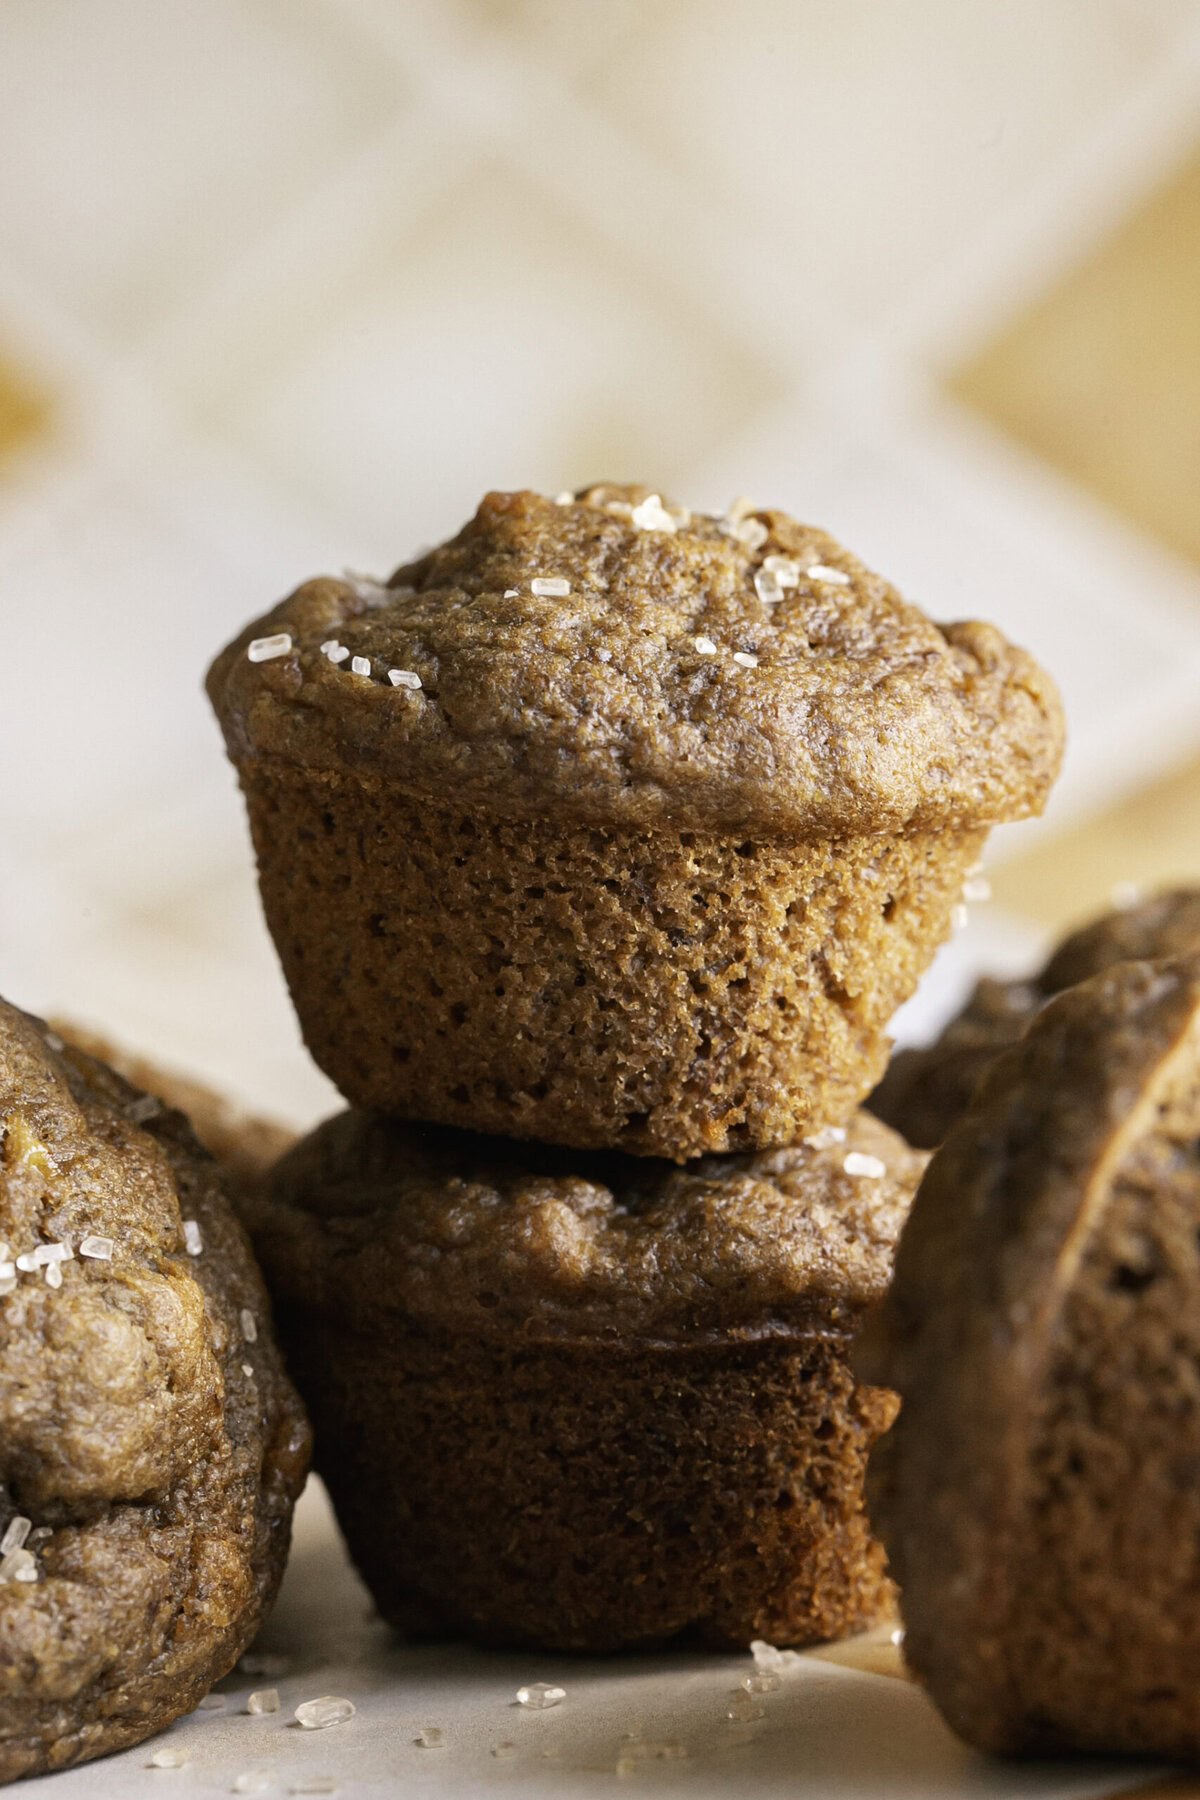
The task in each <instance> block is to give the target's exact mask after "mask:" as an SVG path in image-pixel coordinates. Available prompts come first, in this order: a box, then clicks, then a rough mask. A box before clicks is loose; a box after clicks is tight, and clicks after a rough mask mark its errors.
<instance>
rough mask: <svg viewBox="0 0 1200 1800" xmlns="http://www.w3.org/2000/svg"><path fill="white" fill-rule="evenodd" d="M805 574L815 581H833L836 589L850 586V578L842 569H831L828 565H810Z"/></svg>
mask: <svg viewBox="0 0 1200 1800" xmlns="http://www.w3.org/2000/svg"><path fill="white" fill-rule="evenodd" d="M804 573H805V574H806V575H808V576H811V578H812V580H814V581H832V582H833V583H834V585H835V586H836V587H849V586H850V577H849V576H848V575H847V574H845V573H844V572H843V571H842V570H841V569H831V568H830V566H829V564H828V563H809V565H808V567H807V569H805V571H804Z"/></svg>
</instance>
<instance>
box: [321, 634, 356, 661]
mask: <svg viewBox="0 0 1200 1800" xmlns="http://www.w3.org/2000/svg"><path fill="white" fill-rule="evenodd" d="M349 654H350V646H349V644H339V643H338V641H337V639H336V638H326V639H325V642H324V643H323V644H322V645H321V655H322V656H327V657H328V658H329V660H330V662H331V663H344V662H345V660H346V658H347V657H348V656H349Z"/></svg>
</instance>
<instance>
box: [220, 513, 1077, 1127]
mask: <svg viewBox="0 0 1200 1800" xmlns="http://www.w3.org/2000/svg"><path fill="white" fill-rule="evenodd" d="M209 693H210V696H211V698H212V701H213V704H214V706H215V708H216V711H217V713H218V715H219V717H220V720H221V724H222V727H223V730H224V733H225V739H226V743H227V746H228V749H229V753H230V755H231V757H232V759H233V761H234V763H235V764H236V765H237V769H238V773H239V777H240V780H241V784H242V788H243V790H244V793H245V796H246V800H247V805H248V810H249V815H250V824H251V830H252V834H253V837H254V843H255V848H256V851H257V856H258V865H259V875H260V883H261V888H262V896H263V903H264V907H265V911H266V915H267V922H268V924H269V926H270V929H271V932H272V935H273V936H274V939H275V943H276V947H277V949H278V951H279V955H280V958H281V961H282V964H283V968H284V972H285V975H286V977H287V980H288V984H289V986H290V988H291V992H292V998H293V1001H294V1003H295V1005H296V1009H297V1013H298V1015H299V1018H300V1022H301V1026H302V1029H303V1031H304V1035H305V1039H306V1042H307V1043H308V1046H309V1049H310V1050H311V1051H312V1053H313V1055H314V1057H315V1058H316V1060H317V1062H318V1063H319V1064H320V1065H321V1067H322V1068H323V1069H324V1070H325V1071H326V1073H327V1074H329V1075H330V1076H331V1077H332V1079H333V1080H334V1081H335V1082H336V1083H337V1085H338V1087H339V1088H340V1089H341V1091H342V1092H343V1094H345V1095H346V1097H347V1099H349V1100H350V1101H351V1102H352V1103H353V1104H354V1105H356V1106H360V1107H363V1108H375V1109H379V1110H382V1111H386V1112H389V1113H391V1114H393V1115H397V1116H400V1117H411V1118H420V1119H431V1120H437V1121H440V1122H442V1123H445V1124H451V1125H460V1126H463V1127H465V1128H468V1129H471V1130H484V1131H495V1132H498V1133H502V1134H505V1135H508V1136H518V1137H529V1138H536V1139H540V1140H545V1141H549V1142H556V1143H563V1144H570V1145H575V1146H582V1147H609V1146H612V1147H618V1148H621V1149H624V1150H629V1151H633V1152H636V1153H640V1154H646V1155H657V1154H662V1155H667V1156H671V1157H674V1158H676V1159H678V1160H683V1159H685V1158H687V1157H689V1156H693V1155H698V1154H701V1153H703V1152H706V1151H721V1150H737V1149H746V1148H752V1147H756V1146H762V1145H769V1144H772V1143H792V1142H794V1141H795V1140H796V1139H797V1137H799V1136H800V1135H801V1134H802V1133H803V1132H804V1131H805V1130H807V1129H810V1128H811V1127H812V1126H814V1125H819V1124H822V1123H827V1122H829V1121H831V1120H838V1119H844V1118H845V1117H847V1116H848V1115H849V1113H850V1112H851V1111H852V1110H853V1108H854V1107H855V1105H856V1104H857V1103H858V1101H859V1100H860V1099H861V1098H862V1096H863V1095H864V1094H865V1093H866V1092H867V1091H868V1089H869V1088H870V1087H871V1085H872V1083H873V1082H874V1081H875V1080H876V1079H877V1077H878V1075H879V1073H880V1071H881V1068H882V1065H883V1062H884V1059H885V1056H886V1050H887V1041H886V1038H885V1036H884V1029H885V1026H886V1022H887V1020H888V1019H889V1017H890V1016H891V1014H892V1012H893V1011H894V1009H895V1008H896V1006H897V1005H898V1004H899V1003H900V1002H901V1001H902V1000H903V999H904V998H905V997H906V996H907V995H908V994H909V993H910V992H911V991H912V989H913V988H914V986H915V985H916V982H917V979H918V977H919V976H920V974H921V972H922V970H923V969H924V967H925V965H926V963H927V962H928V960H929V958H930V956H931V955H932V953H933V950H934V949H935V947H936V945H937V944H938V943H939V941H940V940H941V939H942V938H943V937H944V936H945V935H946V934H947V932H948V931H949V928H950V922H951V916H952V912H953V908H954V905H955V903H956V902H957V901H958V899H959V895H960V891H961V888H962V882H963V876H964V874H965V872H966V870H967V869H968V868H969V866H970V865H971V864H972V863H973V862H974V860H975V859H976V857H977V856H978V853H979V849H980V846H981V844H982V842H983V838H984V836H985V834H986V831H987V829H988V828H989V826H991V825H992V824H994V823H996V822H997V821H999V820H1001V819H1013V818H1020V817H1023V816H1025V815H1027V814H1029V813H1032V812H1036V811H1038V810H1039V809H1040V808H1041V805H1042V803H1043V801H1044V799H1045V796H1046V793H1047V790H1048V788H1049V786H1050V784H1051V782H1052V780H1053V778H1054V775H1055V773H1056V770H1057V767H1058V762H1059V757H1060V753H1061V741H1062V725H1061V717H1060V712H1059V706H1058V701H1057V698H1056V696H1055V693H1054V689H1053V686H1052V684H1051V683H1050V682H1049V680H1048V679H1047V677H1046V676H1044V675H1043V673H1042V672H1041V670H1040V669H1039V668H1038V667H1037V665H1036V664H1035V663H1034V662H1033V661H1032V660H1031V659H1030V658H1029V657H1028V656H1027V655H1025V654H1024V652H1022V651H1019V650H1016V649H1014V648H1013V647H1012V646H1011V645H1010V644H1008V643H1007V642H1006V641H1005V640H1004V639H1003V638H1002V637H1001V636H1000V634H999V633H998V632H997V631H995V630H993V629H992V628H991V627H989V626H986V625H979V624H957V625H949V626H946V627H944V628H940V627H938V626H936V625H934V624H933V623H932V622H931V621H930V620H928V619H927V618H925V616H924V615H923V614H922V613H921V612H919V611H918V610H917V609H916V608H915V607H913V606H911V605H909V604H908V603H907V602H905V601H904V600H902V599H901V597H900V596H899V595H898V594H897V593H896V591H895V589H893V588H891V587H890V586H888V584H887V583H886V582H884V581H883V580H882V579H881V578H880V577H878V576H876V575H873V574H872V573H871V572H870V571H869V570H867V569H865V568H864V567H863V566H862V564H861V563H859V562H858V561H856V559H855V558H854V557H852V556H850V555H849V554H848V553H847V552H846V551H845V550H844V549H842V548H841V546H840V545H838V544H837V543H835V542H834V540H833V539H832V538H830V537H828V536H826V535H825V534H824V533H821V532H819V531H816V530H813V529H812V528H811V527H808V526H804V525H799V524H797V523H796V522H795V521H794V520H792V519H790V518H788V517H787V516H786V515H785V514H783V513H780V512H774V511H763V512H761V513H754V512H753V511H750V510H745V511H735V512H734V513H732V514H731V515H729V516H724V517H710V516H708V515H701V514H688V513H685V512H683V511H681V510H680V509H668V508H666V507H664V506H663V505H662V503H661V502H660V501H659V500H658V498H657V497H656V496H654V495H650V494H647V492H646V491H645V490H644V489H639V488H616V487H609V488H592V489H589V490H587V492H586V493H585V494H583V495H582V496H581V497H580V498H578V499H575V498H571V497H568V496H564V497H563V499H562V501H561V502H555V501H551V500H547V499H543V498H541V497H539V496H538V495H535V494H530V493H516V494H490V495H488V496H487V498H486V499H485V500H484V502H483V503H482V505H481V506H480V508H479V511H478V513H477V514H476V516H475V518H474V519H473V520H471V522H470V523H469V524H468V525H467V526H465V527H464V529H463V530H462V531H461V532H460V533H459V535H458V536H457V537H456V538H454V539H453V540H451V541H450V542H449V543H447V544H444V545H443V546H442V547H441V548H440V549H437V550H434V551H431V552H430V553H429V554H428V555H427V556H424V557H423V558H422V559H421V560H420V561H419V562H416V563H413V564H411V565H409V566H407V567H404V568H402V569H400V570H398V571H397V573H396V574H395V575H394V576H393V577H392V580H391V582H390V583H389V584H388V585H387V586H386V587H383V586H376V585H373V584H369V583H366V584H364V583H363V582H361V581H349V580H347V581H337V580H332V579H320V580H316V581H312V582H309V583H307V584H306V585H305V586H304V587H302V588H300V589H299V590H298V591H297V592H296V593H295V594H293V595H292V596H291V597H290V599H288V600H285V601H284V602H282V604H281V605H280V606H278V607H277V608H276V609H275V610H274V611H273V612H272V613H270V614H268V615H267V616H266V617H265V618H262V619H260V620H258V621H257V622H256V623H255V624H253V625H251V626H249V627H248V628H247V629H246V631H245V632H243V633H242V635H241V636H240V637H239V638H238V639H237V640H236V641H235V642H234V643H233V644H231V645H230V646H229V647H228V648H227V649H226V650H225V651H224V652H223V653H222V655H221V656H220V657H218V659H217V661H216V663H215V664H214V666H213V668H212V670H211V671H210V675H209Z"/></svg>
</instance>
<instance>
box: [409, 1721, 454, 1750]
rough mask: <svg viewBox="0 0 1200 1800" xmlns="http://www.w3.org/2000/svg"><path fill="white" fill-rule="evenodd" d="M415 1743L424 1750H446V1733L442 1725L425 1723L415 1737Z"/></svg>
mask: <svg viewBox="0 0 1200 1800" xmlns="http://www.w3.org/2000/svg"><path fill="white" fill-rule="evenodd" d="M413 1743H414V1744H416V1745H418V1747H419V1748H420V1749H422V1750H444V1749H445V1748H446V1734H445V1732H444V1731H443V1730H442V1728H441V1726H440V1725H423V1726H422V1727H421V1730H420V1731H418V1733H417V1735H416V1737H415V1738H414V1739H413Z"/></svg>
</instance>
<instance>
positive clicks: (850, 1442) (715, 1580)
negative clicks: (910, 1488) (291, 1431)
mask: <svg viewBox="0 0 1200 1800" xmlns="http://www.w3.org/2000/svg"><path fill="white" fill-rule="evenodd" d="M280 1320H281V1330H282V1332H283V1334H284V1342H285V1343H286V1345H287V1346H288V1353H289V1358H290V1360H291V1362H292V1366H293V1368H294V1370H295V1373H296V1377H297V1379H298V1380H299V1381H300V1383H301V1385H302V1386H303V1388H304V1390H305V1392H306V1394H307V1396H308V1401H309V1405H310V1407H311V1409H312V1413H313V1419H314V1422H315V1425H316V1429H317V1441H318V1467H319V1468H320V1470H321V1473H322V1475H323V1477H324V1479H325V1481H326V1483H327V1485H328V1487H329V1490H330V1493H331V1496H332V1498H333V1502H334V1506H335V1508H336V1510H337V1515H338V1521H339V1523H340V1525H341V1527H342V1530H343V1532H344V1533H345V1536H346V1541H347V1544H348V1546H349V1549H350V1553H351V1555H352V1556H353V1558H354V1560H355V1562H356V1564H357V1565H358V1568H359V1570H360V1572H361V1574H362V1575H363V1578H364V1580H365V1581H366V1583H367V1585H368V1587H369V1588H370V1589H371V1592H372V1595H373V1597H374V1599H375V1601H376V1604H377V1605H378V1607H379V1609H380V1611H381V1613H382V1614H383V1616H384V1617H385V1618H386V1619H388V1620H389V1621H390V1622H391V1623H392V1624H394V1625H396V1626H398V1627H399V1628H400V1629H401V1630H403V1631H405V1632H408V1633H414V1634H417V1635H421V1636H426V1635H434V1636H441V1635H446V1634H450V1635H461V1636H467V1637H469V1638H473V1639H474V1640H476V1641H478V1642H483V1643H488V1644H510V1645H536V1646H541V1647H543V1648H546V1649H555V1650H574V1651H591V1652H597V1651H612V1650H621V1649H625V1650H630V1649H639V1648H640V1649H645V1648H648V1647H650V1646H652V1645H658V1644H665V1643H670V1642H680V1641H682V1642H690V1643H698V1644H705V1645H710V1646H714V1647H724V1648H730V1649H744V1648H745V1647H746V1646H747V1645H748V1644H749V1643H750V1642H751V1640H752V1639H754V1638H756V1637H761V1638H766V1639H768V1640H769V1641H770V1642H772V1643H783V1644H803V1643H812V1642H815V1641H818V1640H820V1639H825V1638H836V1637H844V1636H847V1635H849V1634H850V1633H851V1632H854V1631H859V1630H863V1629H865V1628H866V1627H867V1626H869V1625H871V1624H873V1623H875V1621H876V1620H877V1619H878V1618H879V1617H880V1615H881V1614H882V1613H883V1612H884V1611H885V1610H887V1609H888V1607H889V1605H890V1603H891V1599H892V1589H891V1584H890V1583H889V1582H888V1580H887V1579H886V1577H885V1575H884V1570H883V1555H882V1552H881V1550H880V1547H879V1545H878V1544H877V1543H876V1542H875V1541H874V1539H873V1538H872V1537H871V1534H870V1529H869V1525H868V1522H867V1519H866V1515H865V1512H864V1510H863V1504H862V1477H863V1470H864V1468H865V1465H866V1457H867V1452H868V1450H869V1448H870V1445H871V1444H872V1442H873V1441H874V1440H875V1438H877V1437H878V1435H879V1433H880V1432H881V1431H883V1430H884V1429H885V1428H886V1426H887V1424H888V1422H889V1420H890V1418H891V1416H892V1410H893V1405H894V1402H893V1398H892V1396H891V1395H890V1394H886V1393H882V1392H880V1391H879V1390H877V1389H875V1388H869V1387H863V1386H860V1385H856V1384H855V1383H854V1381H853V1379H852V1377H851V1375H850V1373H849V1370H848V1368H847V1365H846V1360H845V1353H844V1346H842V1345H839V1344H836V1343H830V1342H828V1341H826V1340H822V1339H818V1338H812V1339H807V1340H805V1339H804V1338H802V1337H800V1336H794V1337H792V1338H790V1339H788V1338H776V1339H772V1340H767V1341H764V1342H762V1343H758V1344H741V1345H739V1344H737V1343H733V1342H730V1343H725V1344H717V1345H710V1346H708V1347H693V1348H689V1349H674V1350H668V1349H664V1348H660V1349H650V1348H641V1349H638V1348H635V1347H624V1348H623V1347H620V1346H614V1347H611V1348H607V1349H606V1348H604V1347H592V1348H584V1347H574V1346H571V1345H553V1344H545V1343H543V1344H536V1343H534V1344H530V1345H529V1346H527V1347H522V1346H520V1345H519V1344H507V1345H506V1344H499V1343H497V1342H495V1341H492V1340H489V1339H482V1340H481V1339H479V1338H476V1337H474V1336H473V1335H471V1334H469V1333H465V1332H464V1333H462V1334H456V1335H447V1334H445V1333H442V1332H437V1331H434V1332H430V1333H427V1332H424V1331H420V1330H418V1329H417V1328H416V1327H415V1326H414V1325H412V1324H411V1323H410V1324H408V1325H406V1324H405V1323H404V1322H403V1321H400V1320H396V1321H395V1322H394V1323H393V1327H392V1330H391V1332H390V1334H389V1336H388V1338H387V1340H386V1341H381V1340H380V1339H379V1338H378V1337H376V1336H374V1335H371V1336H362V1335H359V1334H357V1333H355V1332H352V1331H346V1330H345V1329H343V1328H342V1327H340V1326H339V1325H337V1324H335V1323H334V1322H333V1320H332V1319H331V1318H330V1317H328V1316H321V1315H314V1314H313V1313H311V1312H308V1311H306V1310H304V1309H297V1308H293V1307H290V1306H288V1305H287V1304H284V1305H282V1306H281V1309H280Z"/></svg>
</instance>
